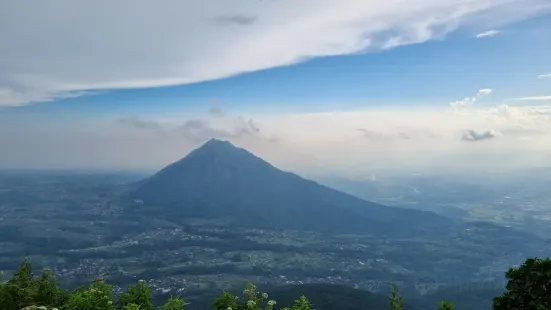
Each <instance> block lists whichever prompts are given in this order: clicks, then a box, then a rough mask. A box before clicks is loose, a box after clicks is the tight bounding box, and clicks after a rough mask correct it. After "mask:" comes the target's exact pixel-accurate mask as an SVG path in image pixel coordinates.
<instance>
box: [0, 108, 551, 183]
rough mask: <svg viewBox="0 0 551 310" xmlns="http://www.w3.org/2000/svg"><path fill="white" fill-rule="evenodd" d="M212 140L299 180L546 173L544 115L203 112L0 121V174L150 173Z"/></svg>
mask: <svg viewBox="0 0 551 310" xmlns="http://www.w3.org/2000/svg"><path fill="white" fill-rule="evenodd" d="M218 110H220V108H218ZM220 112H224V113H220ZM14 133H18V134H14ZM211 137H217V138H221V139H227V140H230V141H232V142H233V143H235V144H237V145H239V146H243V147H245V148H247V149H250V150H251V151H253V152H254V153H256V154H258V155H259V156H261V157H263V158H266V159H267V160H269V161H270V162H272V163H274V164H275V165H277V166H278V167H281V168H284V169H287V170H292V171H296V172H300V173H306V174H308V173H315V172H316V171H317V172H320V171H323V172H324V173H327V174H330V173H338V174H340V175H352V174H361V173H364V174H365V173H369V172H370V171H371V169H374V168H377V169H380V168H386V169H401V170H403V171H406V170H404V169H407V168H427V167H429V168H432V169H435V168H439V167H454V168H456V169H464V170H470V169H504V168H507V169H514V168H525V167H533V166H541V165H549V164H551V106H536V107H526V106H522V107H513V106H506V105H501V106H495V107H489V108H488V107H486V108H482V107H464V108H462V109H452V108H438V109H415V108H411V109H402V110H393V109H377V110H358V111H347V112H342V111H341V112H323V113H298V114H297V113H287V114H251V115H237V114H233V113H231V111H217V113H216V114H215V113H210V112H209V111H205V113H203V114H196V115H189V114H186V115H182V116H178V115H174V116H173V117H171V118H166V117H151V116H148V115H140V116H127V117H122V118H110V119H108V118H104V119H94V120H93V121H90V120H79V119H75V120H67V121H65V122H59V121H56V122H55V124H54V123H45V122H44V121H41V122H35V123H31V122H25V123H23V122H17V121H11V122H10V121H5V120H4V119H2V118H1V117H0V145H2V152H1V153H0V167H3V168H47V169H55V168H66V169H67V168H79V169H97V168H101V169H108V168H114V169H141V170H144V169H145V170H155V169H158V168H161V167H163V166H164V165H166V164H169V163H170V162H172V161H175V160H177V159H179V158H181V157H183V156H184V155H185V154H187V153H188V152H189V151H191V150H192V149H193V148H195V147H197V146H199V145H200V144H201V143H203V142H204V141H206V140H207V139H209V138H211Z"/></svg>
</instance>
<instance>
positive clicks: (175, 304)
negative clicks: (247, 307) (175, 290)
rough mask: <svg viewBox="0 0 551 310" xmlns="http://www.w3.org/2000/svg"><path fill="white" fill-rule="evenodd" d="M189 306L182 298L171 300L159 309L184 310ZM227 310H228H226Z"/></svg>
mask: <svg viewBox="0 0 551 310" xmlns="http://www.w3.org/2000/svg"><path fill="white" fill-rule="evenodd" d="M186 305H188V303H187V302H185V301H184V300H183V299H182V298H179V297H177V298H170V299H169V300H167V301H166V302H165V303H164V304H163V305H162V306H161V307H160V308H159V309H160V310H184V309H185V308H186ZM224 310H226V309H224Z"/></svg>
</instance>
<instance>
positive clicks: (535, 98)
mask: <svg viewBox="0 0 551 310" xmlns="http://www.w3.org/2000/svg"><path fill="white" fill-rule="evenodd" d="M517 100H527V101H551V96H531V97H521V98H517Z"/></svg>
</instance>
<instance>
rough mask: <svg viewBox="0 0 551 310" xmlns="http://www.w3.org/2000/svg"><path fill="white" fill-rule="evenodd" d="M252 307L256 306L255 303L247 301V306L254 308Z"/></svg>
mask: <svg viewBox="0 0 551 310" xmlns="http://www.w3.org/2000/svg"><path fill="white" fill-rule="evenodd" d="M254 305H256V302H254V300H248V301H247V306H249V307H251V308H252V306H254Z"/></svg>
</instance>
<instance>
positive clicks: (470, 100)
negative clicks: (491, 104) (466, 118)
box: [450, 88, 493, 109]
mask: <svg viewBox="0 0 551 310" xmlns="http://www.w3.org/2000/svg"><path fill="white" fill-rule="evenodd" d="M492 92H493V90H491V89H489V88H482V89H479V90H478V91H477V92H476V96H474V97H466V98H463V99H461V100H457V101H454V102H451V103H450V106H451V107H452V108H456V109H457V108H463V107H470V106H472V105H474V104H475V103H476V100H477V99H479V98H483V97H486V96H489V95H490V94H491V93H492Z"/></svg>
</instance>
